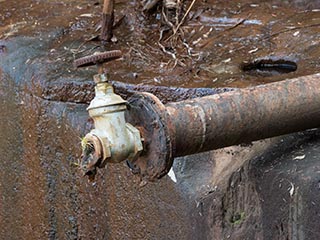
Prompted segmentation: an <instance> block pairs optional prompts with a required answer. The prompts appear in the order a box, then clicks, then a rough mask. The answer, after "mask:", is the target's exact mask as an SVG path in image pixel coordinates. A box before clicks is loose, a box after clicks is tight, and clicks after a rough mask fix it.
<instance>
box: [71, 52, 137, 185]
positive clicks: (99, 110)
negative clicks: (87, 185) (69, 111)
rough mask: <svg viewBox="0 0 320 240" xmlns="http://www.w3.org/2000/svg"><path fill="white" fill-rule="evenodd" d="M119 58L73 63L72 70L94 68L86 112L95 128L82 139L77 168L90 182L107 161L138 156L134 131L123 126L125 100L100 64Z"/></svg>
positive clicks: (98, 55)
mask: <svg viewBox="0 0 320 240" xmlns="http://www.w3.org/2000/svg"><path fill="white" fill-rule="evenodd" d="M119 57H121V51H119V50H114V51H108V52H102V53H95V54H93V55H90V56H86V57H83V58H79V59H77V60H75V61H74V66H75V67H83V66H91V65H98V72H99V73H98V74H97V75H94V77H93V79H94V82H95V83H96V86H95V97H94V99H93V100H92V101H91V102H90V105H89V107H88V108H87V111H88V112H89V115H90V117H91V118H92V119H93V121H94V126H95V128H94V129H92V130H91V132H90V133H88V134H87V135H86V136H85V137H84V138H83V139H82V157H81V161H80V169H81V171H82V173H83V175H84V176H88V177H89V180H94V177H95V175H96V172H97V168H102V167H105V165H106V164H107V163H108V162H113V163H115V162H121V161H124V160H128V161H134V160H135V159H136V158H137V157H138V156H139V154H140V153H141V151H142V149H143V147H142V140H141V136H140V132H139V130H138V129H136V128H135V127H133V126H132V125H131V124H129V123H127V122H126V120H125V111H126V110H127V101H125V100H124V99H122V98H121V96H119V95H117V94H115V93H114V90H113V87H112V85H111V84H109V82H108V76H107V75H106V74H105V73H104V70H103V63H104V62H108V61H111V60H114V59H117V58H119Z"/></svg>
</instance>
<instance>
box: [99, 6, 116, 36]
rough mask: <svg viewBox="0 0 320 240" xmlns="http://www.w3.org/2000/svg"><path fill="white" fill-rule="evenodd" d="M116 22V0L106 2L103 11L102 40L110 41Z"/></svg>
mask: <svg viewBox="0 0 320 240" xmlns="http://www.w3.org/2000/svg"><path fill="white" fill-rule="evenodd" d="M113 22H114V0H104V2H103V10H102V25H101V34H100V39H101V40H102V41H110V40H111V38H112V35H113V34H112V27H113Z"/></svg>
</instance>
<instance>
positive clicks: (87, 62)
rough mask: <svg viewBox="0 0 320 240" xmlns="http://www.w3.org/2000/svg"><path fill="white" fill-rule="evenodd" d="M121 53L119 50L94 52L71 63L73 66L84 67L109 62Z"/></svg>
mask: <svg viewBox="0 0 320 240" xmlns="http://www.w3.org/2000/svg"><path fill="white" fill-rule="evenodd" d="M121 54H122V53H121V51H120V50H113V51H107V52H101V53H96V54H92V55H90V56H85V57H82V58H79V59H76V60H74V62H73V65H74V66H75V67H85V66H92V65H95V64H101V63H105V62H109V61H112V60H115V59H117V58H120V57H121Z"/></svg>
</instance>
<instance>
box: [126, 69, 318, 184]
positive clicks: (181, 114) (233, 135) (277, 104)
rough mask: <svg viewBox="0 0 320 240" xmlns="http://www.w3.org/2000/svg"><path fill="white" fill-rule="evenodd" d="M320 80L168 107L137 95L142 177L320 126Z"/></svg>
mask: <svg viewBox="0 0 320 240" xmlns="http://www.w3.org/2000/svg"><path fill="white" fill-rule="evenodd" d="M319 81H320V74H315V75H311V76H306V77H300V78H295V79H289V80H285V81H281V82H277V83H271V84H266V85H261V86H257V87H252V88H246V89H238V90H234V91H231V92H226V93H222V94H216V95H212V96H206V97H202V98H195V99H192V100H186V101H181V102H176V103H169V104H167V105H165V107H164V106H163V105H162V104H161V103H160V101H159V100H158V99H157V98H156V97H155V96H152V95H151V94H145V93H144V94H142V95H134V96H133V97H132V98H130V99H129V103H130V106H131V107H130V109H129V113H128V116H127V118H128V119H129V122H131V123H132V124H134V125H137V126H138V128H140V129H143V130H142V133H143V134H144V136H143V137H144V138H145V141H146V142H147V144H146V147H145V148H144V157H141V158H140V159H139V160H138V161H137V162H136V164H137V165H138V167H139V168H140V170H141V172H139V171H137V172H138V173H140V174H141V175H142V176H143V177H145V175H146V174H147V175H148V177H147V178H148V179H150V180H154V179H155V178H159V177H161V176H163V173H164V172H166V171H167V170H168V169H170V167H171V166H172V161H173V158H174V157H180V156H186V155H190V154H195V153H200V152H205V151H209V150H214V149H218V148H223V147H227V146H232V145H236V144H240V143H251V141H255V140H260V139H265V138H269V137H274V136H280V135H283V134H287V133H293V132H297V131H301V130H305V129H310V128H315V127H318V126H319V125H320V87H319ZM139 98H140V99H139ZM146 106H147V107H146ZM156 108H158V109H156ZM150 126H153V127H150ZM163 146H165V147H163ZM145 156H146V157H145ZM155 158H156V159H155ZM157 161H159V162H157ZM146 169H148V170H146Z"/></svg>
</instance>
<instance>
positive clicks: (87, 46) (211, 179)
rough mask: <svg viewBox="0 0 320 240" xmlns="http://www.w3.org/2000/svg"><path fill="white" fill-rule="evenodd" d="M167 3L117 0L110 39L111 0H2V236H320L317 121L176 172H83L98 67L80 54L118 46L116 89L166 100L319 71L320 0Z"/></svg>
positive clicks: (182, 165) (183, 161) (184, 161)
mask: <svg viewBox="0 0 320 240" xmlns="http://www.w3.org/2000/svg"><path fill="white" fill-rule="evenodd" d="M163 5H164V4H162V3H161V2H159V4H158V5H157V6H156V7H155V8H154V9H153V10H151V11H149V12H146V11H143V7H144V6H145V3H142V2H139V1H122V0H116V4H115V27H114V38H113V42H110V43H101V41H99V40H98V39H97V37H98V35H99V31H100V25H101V24H100V17H101V10H102V1H97V0H78V1H75V0H65V1H44V0H21V1H9V0H0V113H1V114H0V122H1V124H0V146H1V147H0V162H1V167H0V192H1V199H0V225H1V230H0V238H1V239H21V236H23V239H219V240H220V239H265V240H267V239H297V240H298V239H299V240H301V239H319V238H320V236H319V235H320V231H319V222H320V215H319V212H320V208H319V201H318V199H319V193H320V192H319V171H320V170H319V168H320V165H319V163H318V162H319V161H318V158H319V157H318V156H319V146H320V145H319V133H318V131H317V130H310V131H306V132H304V133H296V134H293V135H289V136H284V137H279V138H274V139H268V140H264V141H258V142H255V143H253V144H251V145H248V146H234V147H230V148H226V149H221V150H216V151H212V152H208V153H203V154H198V155H193V156H188V157H183V158H179V159H176V160H175V164H174V172H175V174H176V178H177V182H174V181H172V180H171V178H170V177H165V178H163V179H161V180H160V181H159V182H157V183H152V184H148V185H147V186H145V187H143V188H140V187H139V179H137V178H136V177H135V176H133V175H132V174H131V172H130V170H129V169H128V168H127V166H125V164H113V165H108V167H107V169H105V170H102V171H100V172H99V175H98V177H97V180H96V182H94V183H93V184H92V183H88V182H87V181H86V179H84V178H82V177H81V176H80V174H79V171H78V168H77V166H76V163H77V161H78V158H79V155H80V152H81V150H80V137H81V136H83V135H84V134H85V133H86V132H88V131H89V130H90V128H91V127H92V121H91V120H90V119H89V117H88V114H87V112H86V107H87V103H88V102H89V101H90V100H91V99H92V97H93V83H92V75H93V74H95V73H96V72H97V69H96V68H95V67H87V68H82V69H74V67H73V65H72V63H73V61H74V59H76V58H79V57H82V56H86V55H90V54H93V53H94V52H96V51H104V50H111V49H120V50H121V51H122V52H123V57H122V58H121V59H119V60H117V61H113V62H110V63H108V64H106V69H107V71H108V72H109V73H110V75H111V77H112V79H113V80H115V82H114V84H115V86H116V90H117V91H118V92H120V93H121V94H122V95H123V96H124V97H126V96H128V95H129V94H130V92H132V91H134V90H141V89H142V90H145V89H147V90H149V91H150V92H153V93H155V94H156V95H157V96H158V97H159V98H161V100H162V101H164V102H168V101H177V100H181V99H185V98H189V97H194V96H201V95H205V94H212V93H215V92H212V91H219V90H217V89H215V88H226V87H233V88H234V87H247V86H253V85H258V84H263V83H269V82H274V81H279V80H283V79H287V78H293V77H297V76H304V75H309V74H313V73H317V72H319V67H320V59H319V56H320V29H319V28H320V2H319V1H317V0H314V1H304V0H292V1H280V0H266V1H257V2H254V1H249V0H239V1H220V0H203V1H194V2H191V1H185V2H181V3H180V5H179V8H178V10H179V11H180V12H179V11H178V10H177V9H174V10H170V11H168V9H164V8H163ZM177 12H179V14H178V17H177ZM186 13H187V14H186ZM183 18H184V21H182V19H183ZM167 87H170V88H167ZM177 87H179V88H178V89H177ZM180 88H181V89H180ZM194 89H196V90H194ZM129 90H130V91H129ZM222 90H223V89H222Z"/></svg>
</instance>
